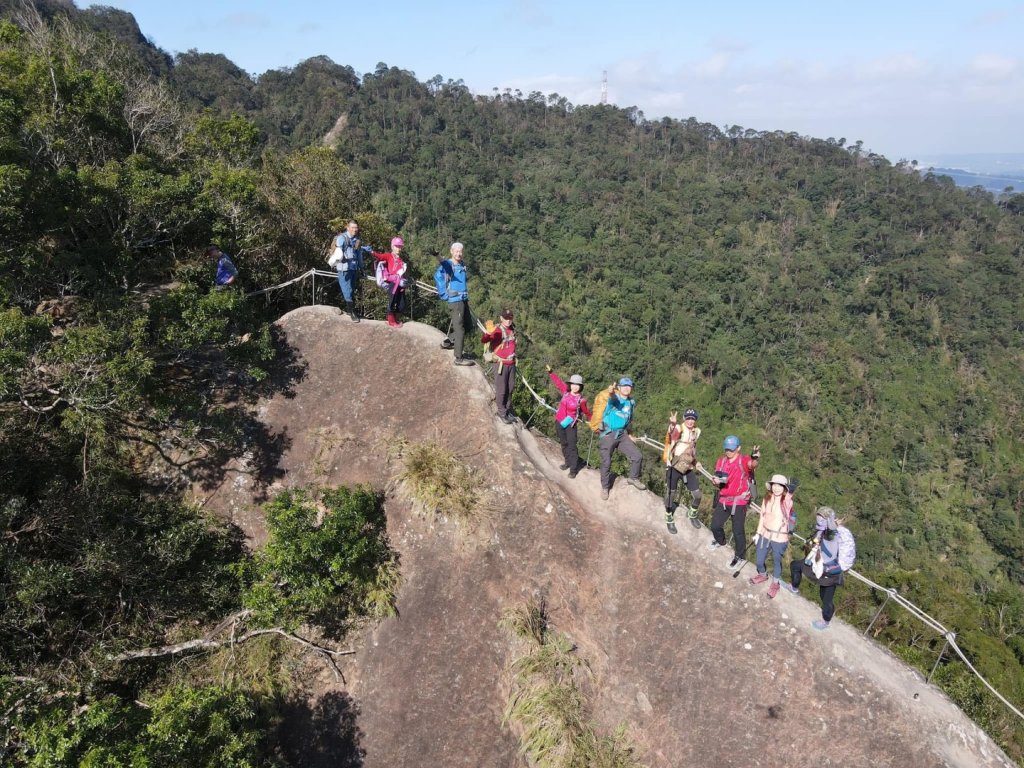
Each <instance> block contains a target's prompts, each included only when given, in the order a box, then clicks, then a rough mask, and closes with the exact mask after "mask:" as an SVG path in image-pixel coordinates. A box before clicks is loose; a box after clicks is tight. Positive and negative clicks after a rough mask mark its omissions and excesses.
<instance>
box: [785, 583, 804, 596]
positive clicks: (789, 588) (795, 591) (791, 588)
mask: <svg viewBox="0 0 1024 768" xmlns="http://www.w3.org/2000/svg"><path fill="white" fill-rule="evenodd" d="M782 586H783V587H785V588H786V591H787V592H792V593H793V594H794V595H799V594H800V587H794V586H793V585H792V584H783V585H782Z"/></svg>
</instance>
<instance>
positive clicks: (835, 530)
mask: <svg viewBox="0 0 1024 768" xmlns="http://www.w3.org/2000/svg"><path fill="white" fill-rule="evenodd" d="M815 515H816V520H815V527H814V536H813V537H812V538H811V539H809V540H808V542H807V543H808V545H809V546H808V552H807V556H806V557H805V558H804V559H803V560H794V561H793V562H791V563H790V564H789V574H790V576H791V577H792V580H793V583H792V584H791V585H790V584H786V585H785V586H786V589H788V590H789V591H790V592H793V593H794V594H798V593H799V592H800V582H801V581H802V580H803V577H804V576H806V577H807V578H808V579H809V580H810V581H812V582H814V583H815V584H817V585H818V592H819V594H820V595H821V619H820V620H815V621H813V622H811V626H812V627H814V628H815V629H819V630H824V629H828V628H829V626H830V625H831V622H832V617H833V616H834V615H835V612H836V607H835V594H836V587H838V586H839V585H840V584H842V583H843V574H844V573H846V572H847V571H848V570H850V569H851V568H853V563H854V561H855V560H856V559H857V543H856V542H855V541H854V539H853V534H852V533H850V529H849V528H847V527H846V526H845V525H843V522H844V520H843V518H837V517H836V512H835V510H834V509H832V508H831V507H818V509H817V510H816V512H815Z"/></svg>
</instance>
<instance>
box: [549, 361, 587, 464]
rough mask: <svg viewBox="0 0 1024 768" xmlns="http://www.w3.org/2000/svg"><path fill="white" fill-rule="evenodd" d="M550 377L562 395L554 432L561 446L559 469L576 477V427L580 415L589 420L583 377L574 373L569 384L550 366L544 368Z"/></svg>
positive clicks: (577, 451) (578, 461) (577, 461)
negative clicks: (561, 461)
mask: <svg viewBox="0 0 1024 768" xmlns="http://www.w3.org/2000/svg"><path fill="white" fill-rule="evenodd" d="M544 367H545V369H546V370H547V372H548V374H549V375H550V376H551V383H552V384H554V385H555V388H556V389H558V391H559V392H561V393H562V399H561V401H560V402H559V403H558V410H557V411H555V432H557V433H558V442H559V443H560V444H561V446H562V458H563V459H564V462H563V463H562V466H560V467H559V469H568V470H569V477H576V475H577V474H578V473H579V471H580V454H579V450H578V449H577V448H576V427H577V425H578V424H579V423H580V415H581V414H582V415H583V418H585V419H587V420H588V421H589V420H590V415H591V414H590V406H588V405H587V400H586V398H585V397H583V377H582V376H580V375H579V374H578V373H574V374H573V375H572V376H570V377H569V383H568V384H566V383H565V382H564V381H562V380H561V379H560V378H559V377H558V374H557V373H555V372H554V371H552V370H551V366H550V365H546V366H544Z"/></svg>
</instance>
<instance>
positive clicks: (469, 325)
mask: <svg viewBox="0 0 1024 768" xmlns="http://www.w3.org/2000/svg"><path fill="white" fill-rule="evenodd" d="M448 315H449V316H450V317H451V320H452V344H454V345H455V359H456V360H459V359H461V357H462V347H463V344H465V341H466V331H471V330H473V318H472V317H470V312H469V302H468V301H449V302H448Z"/></svg>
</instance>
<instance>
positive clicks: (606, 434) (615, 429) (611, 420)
mask: <svg viewBox="0 0 1024 768" xmlns="http://www.w3.org/2000/svg"><path fill="white" fill-rule="evenodd" d="M606 393H607V399H606V401H605V403H604V410H603V411H602V413H601V441H600V443H599V445H600V449H601V498H602V499H604V500H605V501H607V500H608V494H609V493H610V492H611V489H612V453H613V452H614V451H615V450H616V449H617V450H618V451H619V453H621V454H622V455H623V456H625V457H626V458H627V459H629V477H628V478H626V482H627V483H628V484H629V485H632V486H633V487H634V488H636V489H638V490H641V491H645V490H647V486H646V485H644V484H643V483H641V482H640V466H641V464H642V463H643V460H644V457H643V454H641V453H640V449H639V448H638V447H637V445H636V443H634V442H633V438H632V437H631V436H630V434H629V424H630V422H631V421H633V409H634V408H635V407H636V401H635V400H633V398H631V397H630V395H631V394H632V393H633V380H632V379H631V378H629V377H628V376H623V377H622V378H621V379H619V380H618V382H616V383H615V384H612V385H611V387H609V388H608V389H607V390H606Z"/></svg>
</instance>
